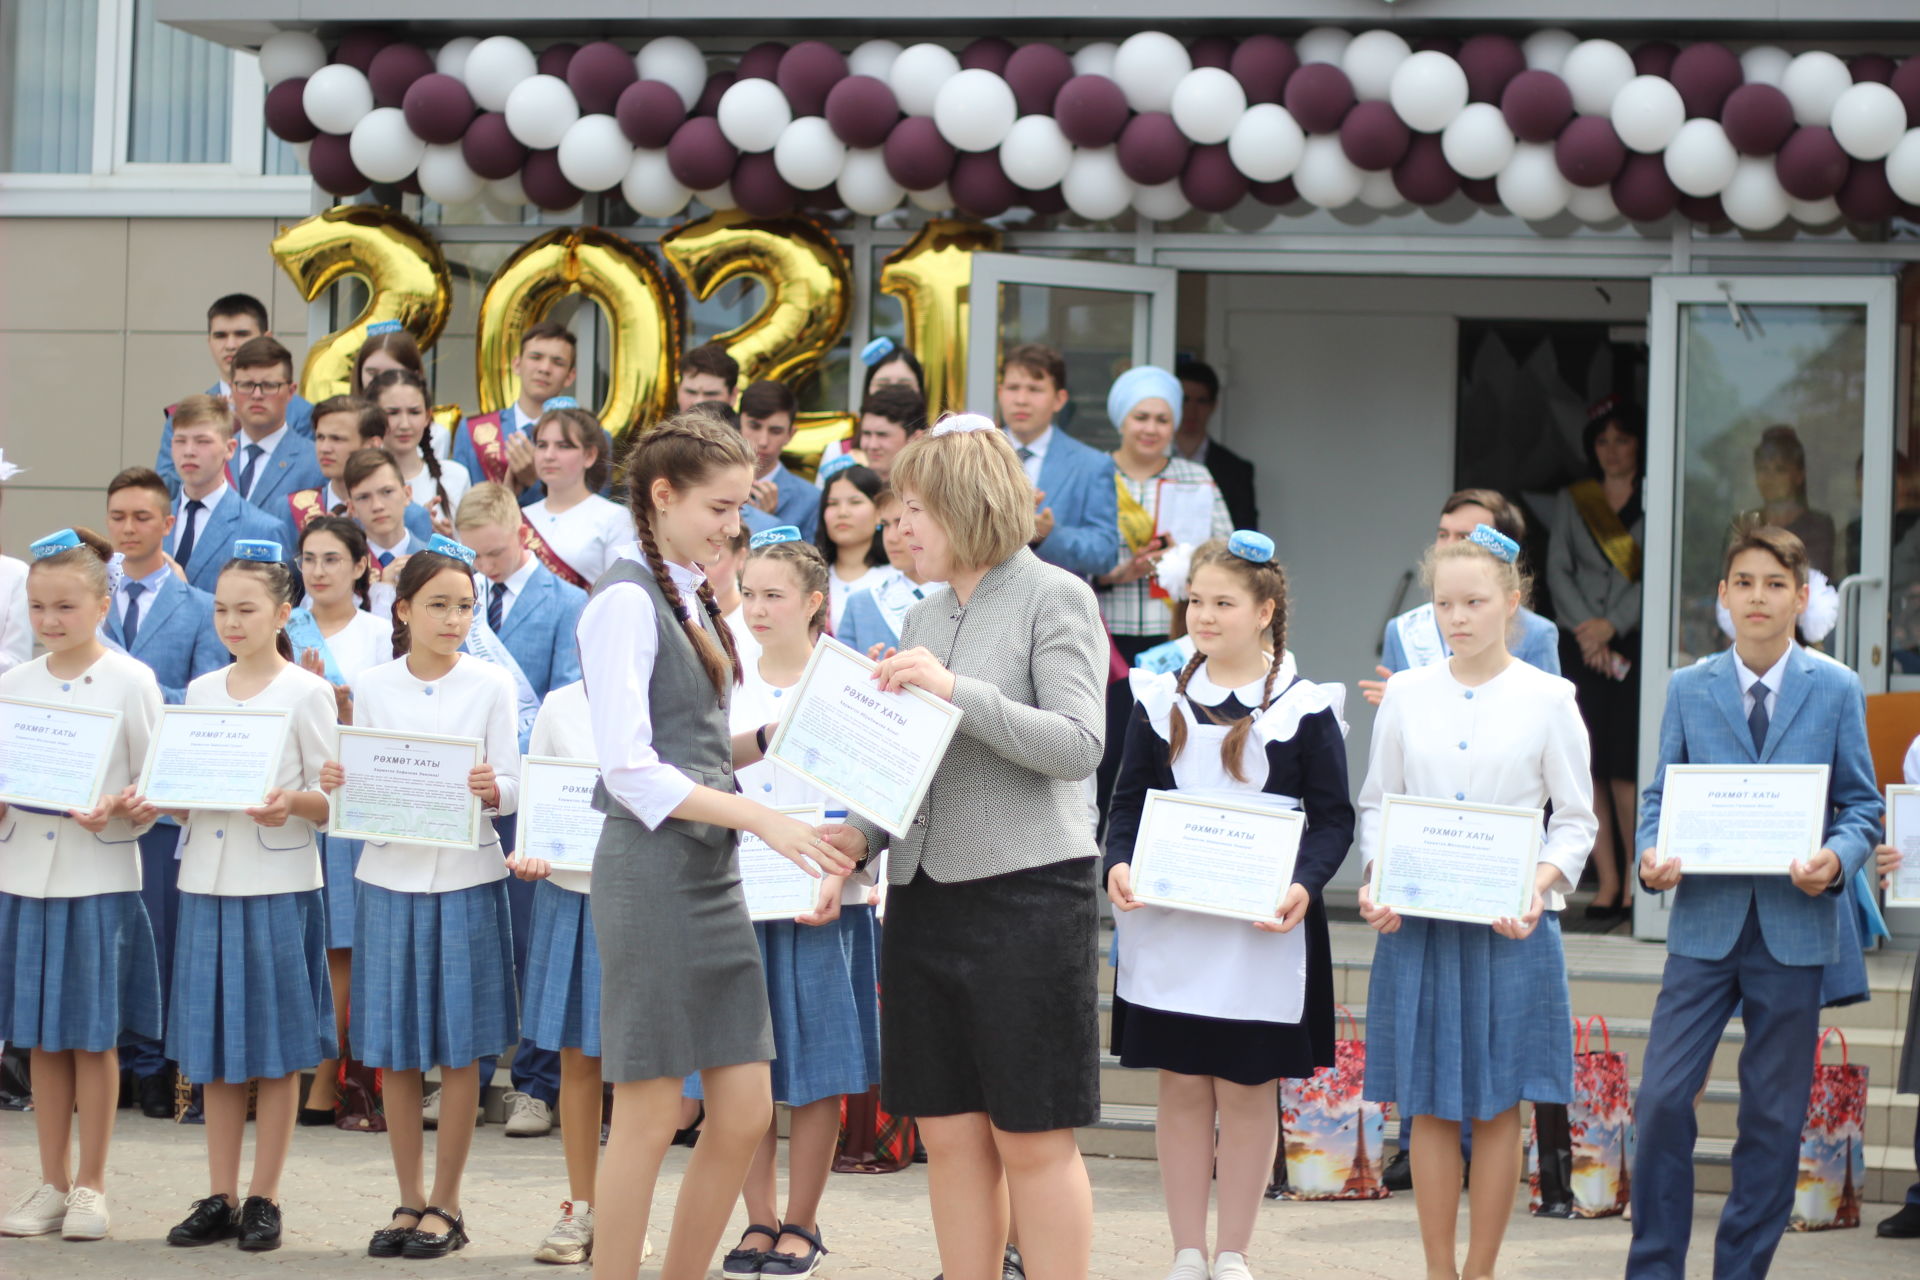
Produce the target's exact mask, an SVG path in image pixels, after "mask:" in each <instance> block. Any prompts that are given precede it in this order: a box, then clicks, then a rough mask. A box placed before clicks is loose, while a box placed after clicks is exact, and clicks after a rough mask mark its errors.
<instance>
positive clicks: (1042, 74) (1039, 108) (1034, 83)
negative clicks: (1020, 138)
mask: <svg viewBox="0 0 1920 1280" xmlns="http://www.w3.org/2000/svg"><path fill="white" fill-rule="evenodd" d="M1000 74H1001V75H1002V76H1004V77H1005V78H1006V81H1007V86H1008V87H1009V88H1011V89H1012V90H1013V100H1014V103H1015V104H1016V105H1017V106H1018V108H1019V111H1020V114H1021V115H1023V116H1044V115H1051V114H1053V100H1054V99H1055V98H1057V97H1059V96H1060V86H1061V85H1063V84H1065V83H1066V82H1067V81H1069V80H1071V79H1073V59H1072V58H1070V57H1068V56H1067V54H1066V51H1065V50H1064V49H1061V48H1059V47H1058V46H1055V45H1050V44H1037V43H1036V44H1023V45H1021V46H1020V47H1019V48H1018V49H1015V50H1014V51H1013V56H1012V57H1010V58H1008V59H1007V65H1006V69H1005V70H1004V71H1002V72H1001V73H1000Z"/></svg>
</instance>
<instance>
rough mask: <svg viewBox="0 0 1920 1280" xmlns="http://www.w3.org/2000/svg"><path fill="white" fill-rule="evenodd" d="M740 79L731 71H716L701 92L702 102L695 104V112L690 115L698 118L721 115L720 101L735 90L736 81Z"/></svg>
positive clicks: (709, 77)
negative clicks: (730, 90)
mask: <svg viewBox="0 0 1920 1280" xmlns="http://www.w3.org/2000/svg"><path fill="white" fill-rule="evenodd" d="M739 78H740V77H739V76H737V75H735V74H734V73H733V72H731V71H716V72H714V73H713V74H712V75H710V76H708V77H707V86H706V88H704V89H702V90H701V91H700V100H699V101H698V102H695V103H694V104H693V110H692V111H690V112H688V114H689V115H696V116H713V115H719V114H720V99H721V98H723V97H725V96H726V93H727V90H729V89H731V88H733V83H734V81H736V80H738V79H739Z"/></svg>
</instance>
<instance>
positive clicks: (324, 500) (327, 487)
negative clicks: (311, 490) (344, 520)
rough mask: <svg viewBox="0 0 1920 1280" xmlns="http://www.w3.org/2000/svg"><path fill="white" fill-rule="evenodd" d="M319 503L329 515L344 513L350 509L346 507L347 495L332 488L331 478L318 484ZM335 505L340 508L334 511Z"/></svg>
mask: <svg viewBox="0 0 1920 1280" xmlns="http://www.w3.org/2000/svg"><path fill="white" fill-rule="evenodd" d="M320 505H321V506H322V507H323V508H325V509H326V513H327V514H328V515H330V516H331V515H346V514H347V512H348V510H350V508H348V507H347V495H346V494H344V493H341V492H340V491H339V490H338V489H336V488H334V487H333V481H331V480H329V481H327V482H326V483H325V484H323V485H321V486H320ZM336 507H338V508H340V510H339V511H335V510H334V508H336Z"/></svg>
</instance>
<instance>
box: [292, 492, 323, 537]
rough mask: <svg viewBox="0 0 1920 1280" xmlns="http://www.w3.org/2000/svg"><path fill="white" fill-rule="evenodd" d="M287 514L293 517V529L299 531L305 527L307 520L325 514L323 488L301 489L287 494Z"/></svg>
mask: <svg viewBox="0 0 1920 1280" xmlns="http://www.w3.org/2000/svg"><path fill="white" fill-rule="evenodd" d="M287 514H288V515H290V516H291V517H292V518H293V531H294V532H295V533H298V532H300V531H301V530H302V529H304V528H306V527H307V521H309V520H311V519H313V518H314V517H315V516H323V515H326V514H327V503H326V492H325V490H324V489H302V490H300V491H299V492H297V493H290V494H288V495H287Z"/></svg>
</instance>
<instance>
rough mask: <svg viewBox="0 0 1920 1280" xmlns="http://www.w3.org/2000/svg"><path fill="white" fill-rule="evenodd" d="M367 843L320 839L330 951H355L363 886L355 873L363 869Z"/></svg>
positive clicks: (328, 836) (332, 838)
mask: <svg viewBox="0 0 1920 1280" xmlns="http://www.w3.org/2000/svg"><path fill="white" fill-rule="evenodd" d="M366 847H367V842H366V841H365V840H342V839H341V838H340V837H339V836H330V835H322V836H321V837H320V856H321V859H322V867H323V870H324V879H325V881H326V888H325V893H326V895H327V950H329V951H350V950H352V949H353V920H354V916H355V915H356V914H357V908H356V906H355V904H356V903H357V902H358V900H359V892H360V882H359V881H358V880H355V879H354V878H353V873H354V871H355V869H357V868H358V867H359V865H360V853H361V851H362V850H363V849H365V848H366Z"/></svg>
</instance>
